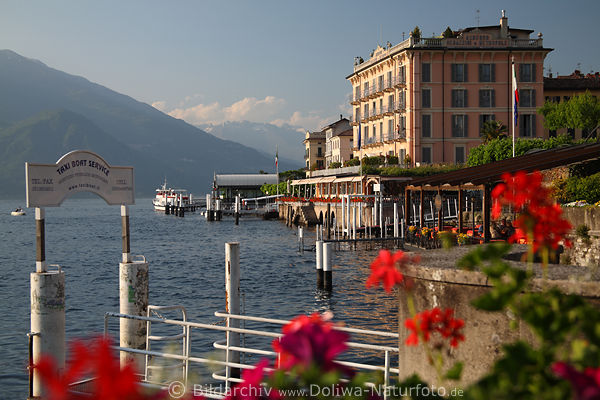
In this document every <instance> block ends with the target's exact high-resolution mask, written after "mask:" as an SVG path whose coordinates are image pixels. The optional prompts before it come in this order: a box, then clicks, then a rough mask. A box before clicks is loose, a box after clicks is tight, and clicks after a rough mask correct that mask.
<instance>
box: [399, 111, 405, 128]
mask: <svg viewBox="0 0 600 400" xmlns="http://www.w3.org/2000/svg"><path fill="white" fill-rule="evenodd" d="M399 125H400V126H399V128H400V129H399V132H404V131H405V130H406V116H404V115H403V116H401V117H400V124H399Z"/></svg>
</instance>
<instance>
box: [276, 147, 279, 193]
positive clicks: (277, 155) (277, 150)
mask: <svg viewBox="0 0 600 400" xmlns="http://www.w3.org/2000/svg"><path fill="white" fill-rule="evenodd" d="M275 174H276V175H277V197H276V198H275V201H277V200H278V199H279V145H278V144H276V145H275Z"/></svg>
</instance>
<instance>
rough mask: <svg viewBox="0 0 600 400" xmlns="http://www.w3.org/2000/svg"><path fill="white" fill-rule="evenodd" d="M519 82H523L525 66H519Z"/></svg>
mask: <svg viewBox="0 0 600 400" xmlns="http://www.w3.org/2000/svg"><path fill="white" fill-rule="evenodd" d="M519 81H520V82H523V65H522V64H519Z"/></svg>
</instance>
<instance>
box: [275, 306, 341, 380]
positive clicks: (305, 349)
mask: <svg viewBox="0 0 600 400" xmlns="http://www.w3.org/2000/svg"><path fill="white" fill-rule="evenodd" d="M282 331H283V333H284V335H283V337H281V338H280V339H275V340H274V341H273V348H274V349H275V351H277V352H278V353H279V355H280V365H281V366H282V367H283V368H286V369H287V368H291V367H294V366H302V367H308V366H310V365H311V364H317V365H318V366H320V367H321V368H322V369H323V370H325V371H329V370H333V369H339V367H340V366H339V365H338V364H337V363H335V362H334V361H333V360H334V358H335V357H336V356H337V355H338V354H340V353H341V352H343V351H344V350H346V348H347V346H346V341H347V340H348V339H349V336H348V334H346V333H345V332H341V331H338V330H335V329H334V325H333V324H332V323H331V322H329V321H327V320H326V319H325V318H323V317H322V316H321V315H320V314H318V313H314V314H312V315H311V316H310V317H309V316H306V315H301V316H299V317H296V318H294V319H293V320H292V321H291V322H290V323H289V324H287V325H286V326H284V327H283V330H282Z"/></svg>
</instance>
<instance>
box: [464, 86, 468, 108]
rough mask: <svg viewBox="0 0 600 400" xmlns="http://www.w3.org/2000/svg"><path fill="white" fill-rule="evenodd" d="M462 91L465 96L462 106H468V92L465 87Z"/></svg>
mask: <svg viewBox="0 0 600 400" xmlns="http://www.w3.org/2000/svg"><path fill="white" fill-rule="evenodd" d="M463 93H464V95H465V97H464V101H465V104H464V105H463V107H468V106H469V101H468V97H467V94H468V93H469V92H468V91H467V89H465V90H463Z"/></svg>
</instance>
